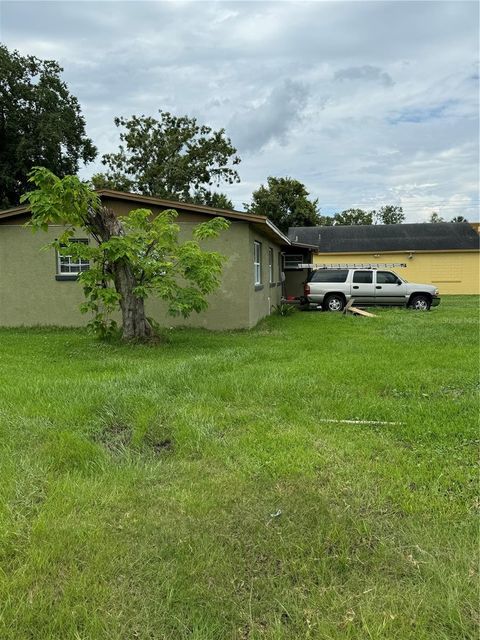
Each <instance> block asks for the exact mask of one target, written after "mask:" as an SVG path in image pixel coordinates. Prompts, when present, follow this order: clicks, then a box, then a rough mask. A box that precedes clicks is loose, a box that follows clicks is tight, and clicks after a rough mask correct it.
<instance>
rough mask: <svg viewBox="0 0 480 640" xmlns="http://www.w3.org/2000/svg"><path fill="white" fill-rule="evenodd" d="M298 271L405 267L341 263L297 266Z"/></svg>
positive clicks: (404, 264) (399, 265) (389, 263)
mask: <svg viewBox="0 0 480 640" xmlns="http://www.w3.org/2000/svg"><path fill="white" fill-rule="evenodd" d="M298 266H299V268H300V269H314V270H317V269H385V268H388V269H392V268H393V267H404V268H405V267H406V266H407V264H406V263H405V262H375V263H373V262H362V263H358V262H343V263H333V262H331V263H327V262H326V263H323V264H322V263H317V264H299V265H298Z"/></svg>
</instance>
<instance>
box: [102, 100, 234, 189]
mask: <svg viewBox="0 0 480 640" xmlns="http://www.w3.org/2000/svg"><path fill="white" fill-rule="evenodd" d="M159 114H160V117H159V119H155V118H152V117H146V116H132V117H131V118H130V119H127V118H115V125H116V126H117V127H121V128H123V130H122V131H121V133H120V142H121V144H120V147H119V150H118V152H117V153H108V154H106V155H104V156H103V158H102V162H103V164H104V165H106V167H107V172H106V173H105V174H96V175H95V176H93V178H92V182H93V184H94V186H95V187H97V188H99V187H104V188H105V187H108V188H110V189H118V190H120V191H133V192H135V193H141V194H143V195H148V196H155V197H157V198H167V199H170V200H184V201H192V199H194V198H195V197H200V198H201V197H204V198H206V197H207V194H208V193H209V188H210V187H211V186H212V185H219V184H220V183H222V182H227V183H229V184H232V183H234V182H239V181H240V178H239V176H238V173H237V171H236V170H235V169H234V168H233V167H234V166H235V165H237V164H239V162H240V158H238V156H236V152H237V150H236V149H235V147H233V146H232V143H231V141H230V139H229V138H227V137H225V130H224V129H220V130H218V131H213V130H212V129H211V128H210V127H207V126H205V125H203V126H200V125H198V124H197V121H196V119H195V118H189V117H187V116H181V117H177V116H174V115H172V114H171V113H168V112H167V111H159Z"/></svg>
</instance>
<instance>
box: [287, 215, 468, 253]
mask: <svg viewBox="0 0 480 640" xmlns="http://www.w3.org/2000/svg"><path fill="white" fill-rule="evenodd" d="M288 237H289V238H290V240H292V241H294V242H295V241H297V242H305V243H308V244H315V245H318V248H319V251H320V252H321V253H336V252H357V251H358V252H362V251H441V250H442V249H443V250H445V249H478V248H479V236H478V234H477V233H476V232H475V230H474V229H473V228H472V227H471V226H470V224H469V223H468V222H438V223H417V224H378V225H363V224H362V225H360V224H359V225H345V226H344V225H337V226H334V227H290V229H289V230H288Z"/></svg>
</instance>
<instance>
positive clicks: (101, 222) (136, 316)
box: [89, 207, 153, 340]
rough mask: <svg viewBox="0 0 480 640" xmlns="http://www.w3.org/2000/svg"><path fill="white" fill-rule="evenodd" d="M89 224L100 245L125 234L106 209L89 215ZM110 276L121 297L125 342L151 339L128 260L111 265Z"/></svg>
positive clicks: (142, 301) (143, 307)
mask: <svg viewBox="0 0 480 640" xmlns="http://www.w3.org/2000/svg"><path fill="white" fill-rule="evenodd" d="M89 223H90V225H91V228H92V230H93V231H94V232H95V233H96V234H97V235H98V236H99V237H100V238H101V240H102V241H103V242H106V241H108V240H110V238H111V237H112V236H123V235H125V230H124V228H123V226H122V224H121V223H120V221H119V220H118V218H117V216H116V215H115V213H114V212H113V211H112V210H111V209H108V208H107V207H102V208H101V209H100V210H98V211H91V212H90V215H89ZM110 268H111V269H112V272H113V282H114V284H115V289H116V291H117V293H119V294H120V296H121V298H120V309H121V312H122V325H123V332H122V338H123V339H124V340H146V339H147V338H150V337H151V336H152V335H153V331H152V327H151V326H150V323H149V322H148V320H147V318H146V316H145V304H144V300H143V298H139V297H138V296H136V295H135V294H134V292H133V289H134V288H135V286H136V285H137V281H136V279H135V276H134V274H133V271H132V268H131V266H130V265H129V263H128V261H127V260H123V259H120V260H117V261H116V262H113V263H112V264H110Z"/></svg>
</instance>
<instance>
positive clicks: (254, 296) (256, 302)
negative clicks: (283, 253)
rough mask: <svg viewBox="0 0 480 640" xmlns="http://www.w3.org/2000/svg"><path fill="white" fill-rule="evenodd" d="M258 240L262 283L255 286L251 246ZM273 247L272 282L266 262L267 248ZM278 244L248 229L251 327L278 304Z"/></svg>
mask: <svg viewBox="0 0 480 640" xmlns="http://www.w3.org/2000/svg"><path fill="white" fill-rule="evenodd" d="M255 241H257V242H260V243H261V245H262V284H261V286H260V287H255V284H254V282H255V279H254V262H253V251H254V249H253V247H254V242H255ZM270 248H272V249H273V276H274V281H275V282H274V283H273V284H272V283H270V282H269V264H268V250H269V249H270ZM280 250H281V248H280V246H279V245H277V244H275V243H274V242H272V241H271V240H270V239H269V238H267V237H266V236H264V235H262V234H260V233H257V232H256V231H254V230H253V229H250V238H249V260H248V265H249V269H250V283H251V285H250V296H249V301H250V304H249V307H250V321H249V326H250V327H253V326H255V325H256V324H257V322H258V321H259V320H261V319H262V318H264V317H265V316H266V315H269V314H270V313H271V311H272V308H273V306H274V305H277V304H280V301H281V297H282V287H281V282H280V275H279V266H278V260H279V253H280Z"/></svg>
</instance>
